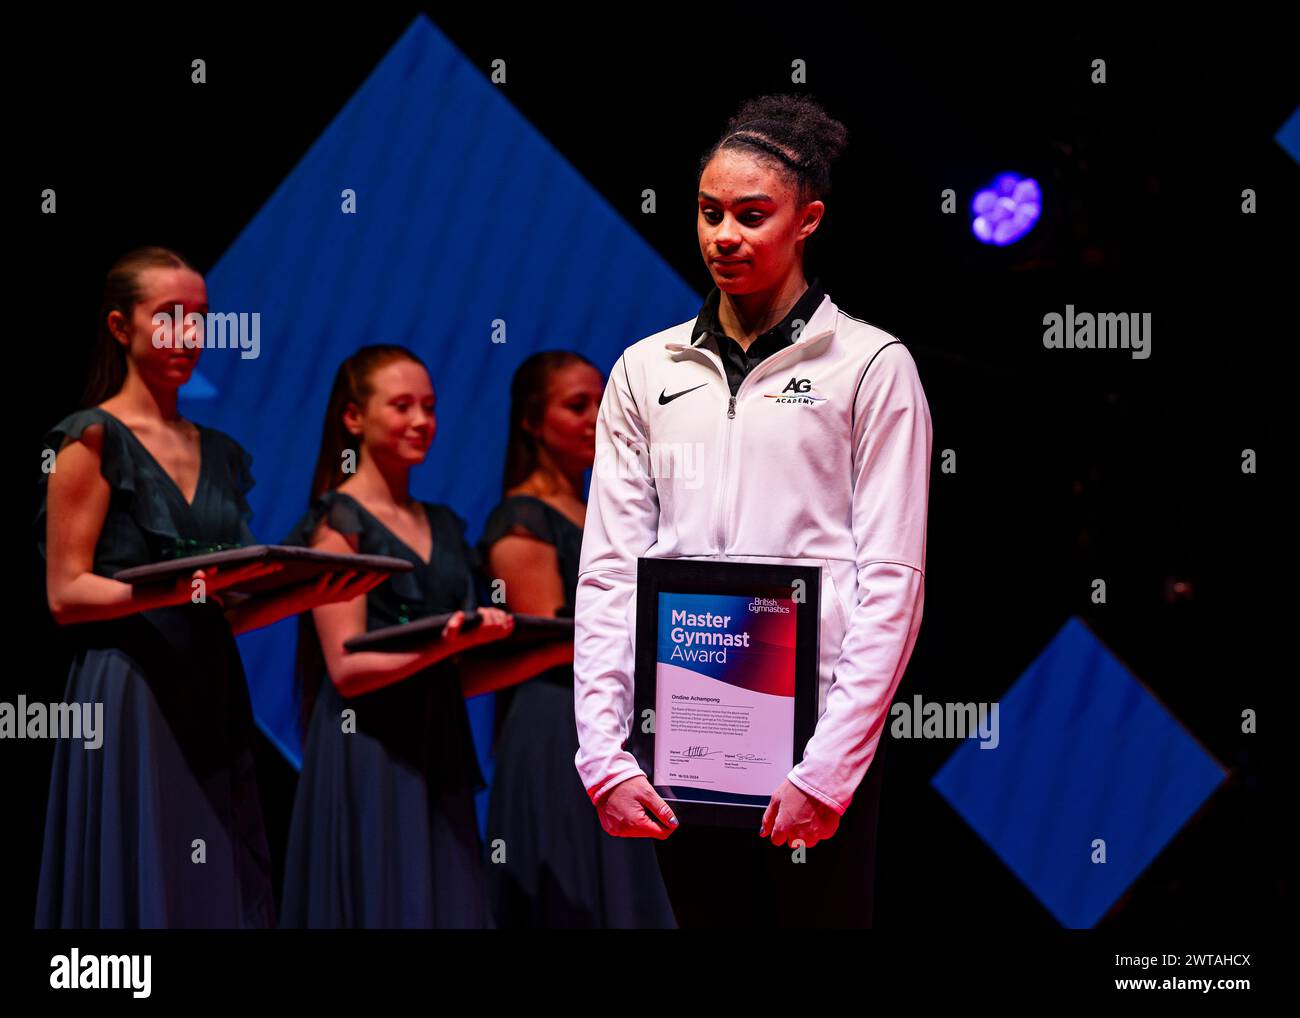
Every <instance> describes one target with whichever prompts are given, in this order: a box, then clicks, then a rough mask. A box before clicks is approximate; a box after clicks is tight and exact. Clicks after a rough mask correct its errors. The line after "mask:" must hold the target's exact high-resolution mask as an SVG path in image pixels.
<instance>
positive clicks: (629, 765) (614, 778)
mask: <svg viewBox="0 0 1300 1018" xmlns="http://www.w3.org/2000/svg"><path fill="white" fill-rule="evenodd" d="M638 775H640V776H641V777H645V776H646V773H645V771H643V770H642V769H641V768H640V766H639V765H638V764H637V762H636V758H635V757H633V756H632V754H631V753H628V752H626V751H624V752H622V753H620V754H619V755H618V756H617V757H616V758H615V759H614V760H612V761H610V767H609V771H608V773H607V774H606V775H605V776H604V777H602V778H601V779H600V780H598V781H597V782H596V783H595V784H593V785H590V786H588V788H587V797H588V798H589V799H591V802H592V805H599V804H600V800H601V799H603V798H604V797H605V796H606V795H608V794H609V793H610V792H611V791H613V789H614V786H615V785H621V784H622V783H623V782H624V781H627V780H628V779H629V778H635V777H637V776H638Z"/></svg>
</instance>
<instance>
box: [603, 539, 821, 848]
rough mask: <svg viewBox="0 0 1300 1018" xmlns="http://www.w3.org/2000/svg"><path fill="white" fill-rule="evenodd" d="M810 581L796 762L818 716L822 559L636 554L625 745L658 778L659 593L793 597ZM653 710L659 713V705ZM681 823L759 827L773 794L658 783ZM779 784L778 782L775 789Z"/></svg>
mask: <svg viewBox="0 0 1300 1018" xmlns="http://www.w3.org/2000/svg"><path fill="white" fill-rule="evenodd" d="M797 580H803V582H804V587H803V591H804V600H803V601H802V602H801V603H800V604H799V607H798V609H797V616H796V619H795V707H794V740H793V746H792V753H791V760H790V767H791V768H793V767H794V766H795V764H797V763H798V762H799V761H800V760H802V759H803V752H804V747H805V746H806V745H807V744H808V740H809V739H811V738H812V734H813V729H814V728H815V727H816V724H817V697H818V671H819V662H820V660H821V656H820V640H821V621H820V620H821V598H822V590H821V569H820V568H819V567H817V566H803V565H786V564H782V563H770V562H733V561H720V560H716V559H670V558H638V559H637V591H636V666H635V667H636V671H635V679H634V682H635V696H634V702H635V713H634V715H633V717H632V725H631V729H630V733H629V736H628V741H627V746H626V748H627V750H628V752H630V753H631V754H632V755H633V756H634V757H635V758H636V761H637V764H638V766H640V768H641V769H642V770H643V771H645V773H646V776H647V778H648V779H649V780H650V782H651V783H652V784H654V759H655V753H654V750H655V737H656V736H655V732H654V731H653V730H652V731H649V732H647V731H645V729H646V728H647V727H649V726H647V725H646V723H645V721H646V718H647V714H646V711H651V712H654V711H655V704H656V693H657V681H656V676H657V670H658V669H657V665H656V660H655V659H656V656H657V653H656V652H657V648H658V644H659V640H658V624H659V596H660V594H661V593H663V592H668V593H683V594H696V593H698V594H723V595H735V596H741V597H773V596H780V597H790V596H791V591H793V590H794V589H795V581H797ZM649 716H650V717H654V716H656V715H655V714H654V713H651V714H650V715H649ZM654 788H655V791H656V792H658V793H659V796H660V797H661V798H662V799H663V800H664V801H665V802H667V803H668V804H669V806H671V807H672V810H673V812H674V813H675V814H676V816H677V818H678V820H679V821H681V822H682V823H683V824H707V825H711V826H719V827H749V826H752V827H753V828H754V829H755V831H757V830H758V828H759V825H760V823H761V822H762V818H763V812H764V810H766V808H767V804H768V801H769V798H770V797H768V796H765V797H762V800H761V802H760V801H758V800H759V797H757V796H752V795H741V794H738V793H729V792H720V791H716V790H704V789H698V788H688V787H685V786H673V785H658V784H655V785H654ZM773 791H775V789H773Z"/></svg>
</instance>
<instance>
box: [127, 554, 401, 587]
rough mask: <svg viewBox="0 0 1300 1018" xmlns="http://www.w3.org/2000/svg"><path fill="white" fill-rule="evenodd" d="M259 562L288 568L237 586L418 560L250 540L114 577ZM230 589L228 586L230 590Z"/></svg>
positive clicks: (133, 579)
mask: <svg viewBox="0 0 1300 1018" xmlns="http://www.w3.org/2000/svg"><path fill="white" fill-rule="evenodd" d="M255 562H279V563H283V565H284V568H283V569H280V570H278V571H277V572H274V573H270V574H269V575H267V576H259V577H257V578H256V579H252V580H249V581H248V582H247V583H241V584H238V585H237V586H236V587H235V588H234V589H235V590H236V592H237V593H241V594H252V593H255V592H256V593H261V592H263V591H267V590H275V589H278V588H281V587H291V586H293V585H294V584H297V583H302V582H304V581H307V580H311V579H314V578H315V577H317V576H320V575H322V574H324V573H332V572H342V571H345V570H346V571H351V572H357V573H366V572H370V573H406V572H410V571H411V570H412V569H414V568H415V565H414V563H411V562H408V561H407V560H406V559H401V558H392V557H390V556H388V555H340V554H338V553H336V552H332V551H316V550H315V549H312V548H300V547H297V546H296V545H285V544H250V545H249V546H248V547H246V548H230V549H228V550H226V551H213V552H208V553H207V554H204V555H190V556H188V557H187V558H175V559H168V560H167V561H165V562H154V563H152V564H150V565H147V566H132V567H131V568H130V569H123V570H121V571H120V572H118V573H115V574H114V575H113V579H115V580H121V581H122V582H123V583H129V584H131V585H132V586H147V585H149V584H154V583H174V582H176V580H177V579H179V578H180V577H181V576H188V575H189V574H190V573H192V572H194V570H196V569H206V568H208V567H210V566H221V567H223V568H227V569H231V568H235V567H237V566H245V565H249V564H251V563H255ZM230 589H231V588H226V590H227V591H228V590H230ZM225 592H226V591H223V593H225Z"/></svg>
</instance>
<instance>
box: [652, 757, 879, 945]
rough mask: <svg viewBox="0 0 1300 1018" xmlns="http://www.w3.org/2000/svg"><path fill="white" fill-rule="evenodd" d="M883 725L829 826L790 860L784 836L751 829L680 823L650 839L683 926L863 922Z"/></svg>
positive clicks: (872, 861) (871, 883)
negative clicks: (775, 838) (778, 839)
mask: <svg viewBox="0 0 1300 1018" xmlns="http://www.w3.org/2000/svg"><path fill="white" fill-rule="evenodd" d="M888 741H889V739H888V733H887V732H886V733H883V734H882V735H881V738H880V742H879V744H878V746H877V749H876V755H875V758H874V759H873V760H872V761H871V766H870V767H868V768H867V773H866V776H865V777H864V778H863V779H862V784H861V785H859V786H858V790H857V792H856V793H855V794H854V796H853V801H852V802H851V803H849V808H848V809H847V810H845V811H844V815H843V816H842V817H840V826H839V829H838V830H837V831H836V832H835V834H834V835H833V836H832V837H831V838H829V839H827V840H824V841H819V842H818V843H817V844H816V845H814V846H813V847H812V848H808V849H805V850H804V852H803V857H804V858H803V861H802V862H797V861H795V858H796V857H795V853H794V850H793V849H792V848H791V847H790V846H789V845H788V844H787V845H783V846H779V847H778V846H777V845H773V844H772V839H771V838H770V837H767V838H763V839H760V838H759V836H758V825H757V823H756V824H755V825H754V829H753V830H750V829H749V828H733V827H710V826H705V825H697V826H690V825H688V824H685V823H683V825H682V826H681V828H679V829H678V830H676V831H674V832H673V833H672V834H671V835H670V836H669V837H668V838H666V839H665V840H663V841H656V842H655V843H654V846H655V850H656V852H657V853H658V856H659V870H660V872H661V873H662V874H663V879H664V886H665V887H666V888H667V890H668V898H669V900H670V901H671V902H672V906H673V913H674V914H675V915H676V917H677V925H678V926H679V927H681V928H682V929H695V928H717V927H740V926H744V927H750V928H753V927H758V928H822V927H836V928H847V927H854V928H869V927H870V926H871V913H872V900H873V892H874V889H875V870H876V823H877V818H878V816H879V810H880V785H881V777H882V775H883V773H884V766H883V764H884V760H883V757H884V750H885V744H886V743H887V742H888Z"/></svg>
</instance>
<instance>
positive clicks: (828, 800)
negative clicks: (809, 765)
mask: <svg viewBox="0 0 1300 1018" xmlns="http://www.w3.org/2000/svg"><path fill="white" fill-rule="evenodd" d="M786 777H787V778H788V779H789V781H790V784H792V785H794V786H795V788H797V789H799V790H800V791H801V792H803V793H804V794H805V795H810V796H812V797H813V798H814V799H816V800H817V801H818V802H820V803H823V804H824V805H827V806H829V807H830V808H831V809H833V810H834V811H835V812H836V813H838V814H839V815H840V816H843V815H844V811H845V810H846V809H848V808H849V804H848V803H847V802H846V803H840V802H838V801H837V800H835V799H833V798H832V797H831V796H829V795H827V794H826V793H825V792H823V791H821V790H820V789H818V788H814V787H813V786H812V785H810V784H808V782H807V781H805V780H804V779H803V778H801V777H799V775H798V774H797V773H795V771H791V772H790V773H789V774H787V775H786Z"/></svg>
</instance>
